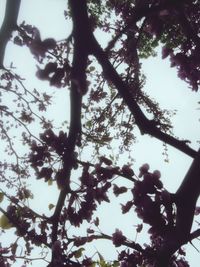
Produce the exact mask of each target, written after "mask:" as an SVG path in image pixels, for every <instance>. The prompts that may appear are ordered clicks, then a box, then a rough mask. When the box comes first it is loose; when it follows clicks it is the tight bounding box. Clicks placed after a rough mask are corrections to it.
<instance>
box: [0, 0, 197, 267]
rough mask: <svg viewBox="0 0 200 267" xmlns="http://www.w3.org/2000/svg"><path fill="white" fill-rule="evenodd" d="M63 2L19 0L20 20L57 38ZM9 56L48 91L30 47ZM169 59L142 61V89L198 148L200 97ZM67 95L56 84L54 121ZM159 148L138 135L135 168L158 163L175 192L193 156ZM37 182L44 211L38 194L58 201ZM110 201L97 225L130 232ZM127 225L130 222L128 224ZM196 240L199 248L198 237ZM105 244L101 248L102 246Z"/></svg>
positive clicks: (191, 252)
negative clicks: (172, 111)
mask: <svg viewBox="0 0 200 267" xmlns="http://www.w3.org/2000/svg"><path fill="white" fill-rule="evenodd" d="M4 3H5V0H2V1H1V2H0V10H2V11H3V8H2V6H3V5H4ZM65 6H66V1H65V0H22V4H21V9H20V14H19V20H18V21H19V22H22V21H23V20H25V22H26V23H27V24H32V25H34V26H37V27H38V28H39V29H40V32H41V37H42V39H43V38H47V37H53V38H55V39H56V40H62V39H64V38H66V37H67V36H68V34H69V33H70V31H71V25H68V24H67V23H66V21H65V19H64V15H63V10H64V8H65ZM1 17H2V12H1V13H0V22H1V21H2V20H1ZM98 40H99V41H100V40H101V36H98ZM11 61H13V62H14V64H15V66H17V71H18V73H21V74H22V75H23V76H24V77H25V78H26V81H25V84H26V85H27V86H29V87H30V88H34V87H35V88H41V90H47V92H50V91H51V90H52V88H49V84H48V83H47V82H43V81H42V82H41V81H38V80H37V79H36V78H35V71H36V67H35V65H36V62H35V61H34V60H33V59H32V56H31V55H30V52H29V51H28V49H24V48H20V47H16V46H15V47H13V45H12V44H10V45H9V46H8V48H7V53H6V59H5V62H6V63H8V64H9V63H10V62H11ZM169 65H170V64H169V62H168V61H167V60H164V61H161V56H160V54H159V55H158V57H156V58H153V59H149V60H145V62H144V64H143V72H144V74H145V75H146V77H147V82H146V85H145V90H146V92H148V93H149V94H150V95H151V96H152V97H153V98H155V99H156V100H157V101H158V102H159V103H160V106H161V107H163V108H166V109H176V110H177V115H175V116H174V117H173V122H174V134H175V135H176V136H179V137H180V138H185V139H189V140H191V141H192V144H191V146H192V147H193V148H195V149H198V143H197V140H198V138H199V134H200V123H199V118H200V110H198V108H199V107H200V106H199V105H198V104H197V103H198V101H199V100H200V99H199V94H198V93H195V92H192V91H191V90H190V89H189V88H188V87H187V85H186V84H185V83H184V82H182V81H180V80H178V79H177V76H176V70H175V69H171V68H170V67H169ZM67 95H68V92H67V91H66V90H60V91H59V90H57V91H56V98H55V101H54V105H53V107H51V108H50V110H49V114H48V116H49V117H53V118H56V120H57V123H58V124H59V123H60V122H61V121H62V120H66V118H67V116H68V115H69V114H68V113H69V110H68V106H69V104H68V99H67ZM163 150H164V149H163V145H162V143H161V142H160V141H158V140H156V139H155V138H151V137H149V136H140V135H139V136H138V142H137V143H136V144H135V145H134V150H133V153H134V158H135V159H136V163H135V165H134V170H135V171H137V170H138V168H139V167H140V166H141V165H142V164H143V163H149V165H150V167H151V170H155V169H158V170H160V171H161V173H162V181H163V182H164V184H165V186H166V188H167V189H168V190H169V191H171V192H175V191H176V189H177V188H178V186H179V184H180V182H181V181H182V179H183V177H184V175H185V173H186V171H187V170H188V167H189V165H190V163H191V160H192V159H191V158H189V157H188V156H186V155H184V154H183V153H181V152H180V151H178V150H176V149H174V148H171V147H169V146H168V154H169V163H166V162H165V161H164V157H163V156H162V152H163ZM126 161H127V156H122V158H120V162H121V163H126ZM40 184H41V183H40V182H38V181H37V182H35V183H34V188H37V190H36V192H35V198H34V201H33V206H34V208H35V209H37V210H38V211H42V212H43V206H41V205H40V203H41V201H42V203H44V199H42V198H41V197H43V198H44V196H45V201H46V199H47V198H48V201H46V207H47V206H48V203H49V202H51V203H55V202H56V200H57V194H58V192H57V190H55V189H54V188H53V187H49V188H47V190H49V191H48V195H47V194H46V187H42V186H40ZM118 201H119V202H125V201H124V200H123V196H122V197H121V198H120V199H119V200H117V199H116V203H117V202H118ZM116 203H114V205H116ZM108 207H109V208H110V204H109V206H107V205H105V206H102V207H100V208H99V210H100V211H99V212H100V214H101V217H102V218H103V219H102V226H101V229H103V230H104V231H105V232H106V231H107V232H111V233H112V232H114V231H115V228H121V229H122V231H124V233H125V234H127V236H128V235H131V232H133V231H134V228H133V227H132V226H133V225H135V224H136V223H135V221H134V222H133V215H132V214H129V215H127V216H121V215H120V216H119V219H116V218H118V217H117V216H118V209H113V214H112V218H115V219H114V220H112V219H111V220H109V223H108V214H107V210H108ZM127 225H130V228H128V227H127ZM131 227H132V228H131ZM139 238H140V237H139ZM139 240H140V239H139ZM139 240H138V241H139ZM195 243H196V246H197V248H199V244H198V242H195ZM99 247H100V252H101V253H102V254H103V252H104V253H105V255H106V256H107V257H109V256H110V254H112V253H111V252H110V251H108V249H107V247H106V246H104V243H101V244H99ZM93 249H94V247H93ZM97 249H98V247H97ZM104 249H105V251H103V250H104ZM187 251H188V255H187V259H190V263H191V266H194V267H195V266H196V262H197V259H199V253H198V252H197V251H196V250H195V249H194V248H193V247H192V246H191V245H188V246H187ZM106 256H105V258H106ZM32 266H38V263H33V265H32ZM45 266H46V264H45V263H42V264H41V265H40V267H45ZM14 267H21V262H17V263H16V264H15V265H14Z"/></svg>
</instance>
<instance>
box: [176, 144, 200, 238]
mask: <svg viewBox="0 0 200 267" xmlns="http://www.w3.org/2000/svg"><path fill="white" fill-rule="evenodd" d="M199 194H200V149H199V151H198V154H197V156H196V157H195V159H194V161H193V163H192V165H191V167H190V169H189V171H188V172H187V174H186V176H185V178H184V180H183V182H182V184H181V185H180V187H179V189H178V190H177V192H176V199H177V218H176V228H177V231H180V234H181V236H182V238H185V239H188V236H189V234H190V230H191V226H192V222H193V217H194V211H195V207H196V202H197V199H198V197H199Z"/></svg>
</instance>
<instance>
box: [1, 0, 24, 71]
mask: <svg viewBox="0 0 200 267" xmlns="http://www.w3.org/2000/svg"><path fill="white" fill-rule="evenodd" d="M20 4H21V0H15V1H13V0H7V1H6V11H5V16H4V20H3V24H2V26H1V30H0V69H3V68H4V67H3V61H4V55H5V49H6V45H7V43H8V41H9V39H10V36H11V33H12V31H14V30H15V29H16V28H17V17H18V13H19V8H20Z"/></svg>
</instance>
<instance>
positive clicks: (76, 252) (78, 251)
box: [74, 248, 85, 259]
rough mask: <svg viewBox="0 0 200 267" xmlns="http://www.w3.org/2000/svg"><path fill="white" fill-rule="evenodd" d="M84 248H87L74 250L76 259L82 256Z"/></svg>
mask: <svg viewBox="0 0 200 267" xmlns="http://www.w3.org/2000/svg"><path fill="white" fill-rule="evenodd" d="M84 250H85V249H84V248H79V249H78V250H76V251H75V252H74V257H75V258H76V259H78V258H80V257H81V256H82V254H83V251H84Z"/></svg>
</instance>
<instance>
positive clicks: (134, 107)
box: [92, 38, 197, 157]
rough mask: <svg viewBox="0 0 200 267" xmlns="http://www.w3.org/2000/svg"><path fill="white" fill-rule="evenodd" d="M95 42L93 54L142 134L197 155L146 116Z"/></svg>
mask: <svg viewBox="0 0 200 267" xmlns="http://www.w3.org/2000/svg"><path fill="white" fill-rule="evenodd" d="M92 42H93V55H94V56H95V57H96V58H97V60H98V62H99V64H100V65H101V66H102V68H103V72H104V75H105V77H106V79H107V80H110V81H111V82H112V83H113V84H114V86H115V87H116V88H117V90H118V92H119V94H120V95H121V97H122V98H123V100H124V101H125V103H126V104H127V106H128V108H129V110H130V112H131V113H132V114H133V115H134V118H135V122H136V124H137V126H138V127H139V129H140V131H141V133H142V134H149V135H151V136H153V137H155V138H157V139H159V140H161V141H163V142H165V143H167V144H169V145H171V146H173V147H175V148H177V149H179V150H180V151H182V152H184V153H185V154H187V155H189V156H191V157H195V156H196V154H197V152H196V151H195V150H193V149H192V148H190V147H189V146H188V145H187V144H186V143H185V142H184V141H180V140H177V139H176V138H174V137H173V136H170V135H168V134H166V133H164V132H162V131H161V130H160V129H159V128H157V127H156V124H155V122H154V121H152V120H149V119H147V118H146V116H145V115H144V113H143V112H142V110H141V109H140V107H139V105H138V104H137V102H136V101H135V99H134V98H133V96H132V94H131V90H130V89H129V86H128V85H127V84H126V83H125V82H124V81H123V80H122V78H121V77H120V75H119V74H118V73H117V71H116V70H115V69H114V67H113V66H112V64H111V63H110V61H109V59H108V56H107V54H106V53H105V52H104V51H103V49H102V48H101V47H100V45H99V44H98V42H97V41H96V39H95V38H93V40H92Z"/></svg>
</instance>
